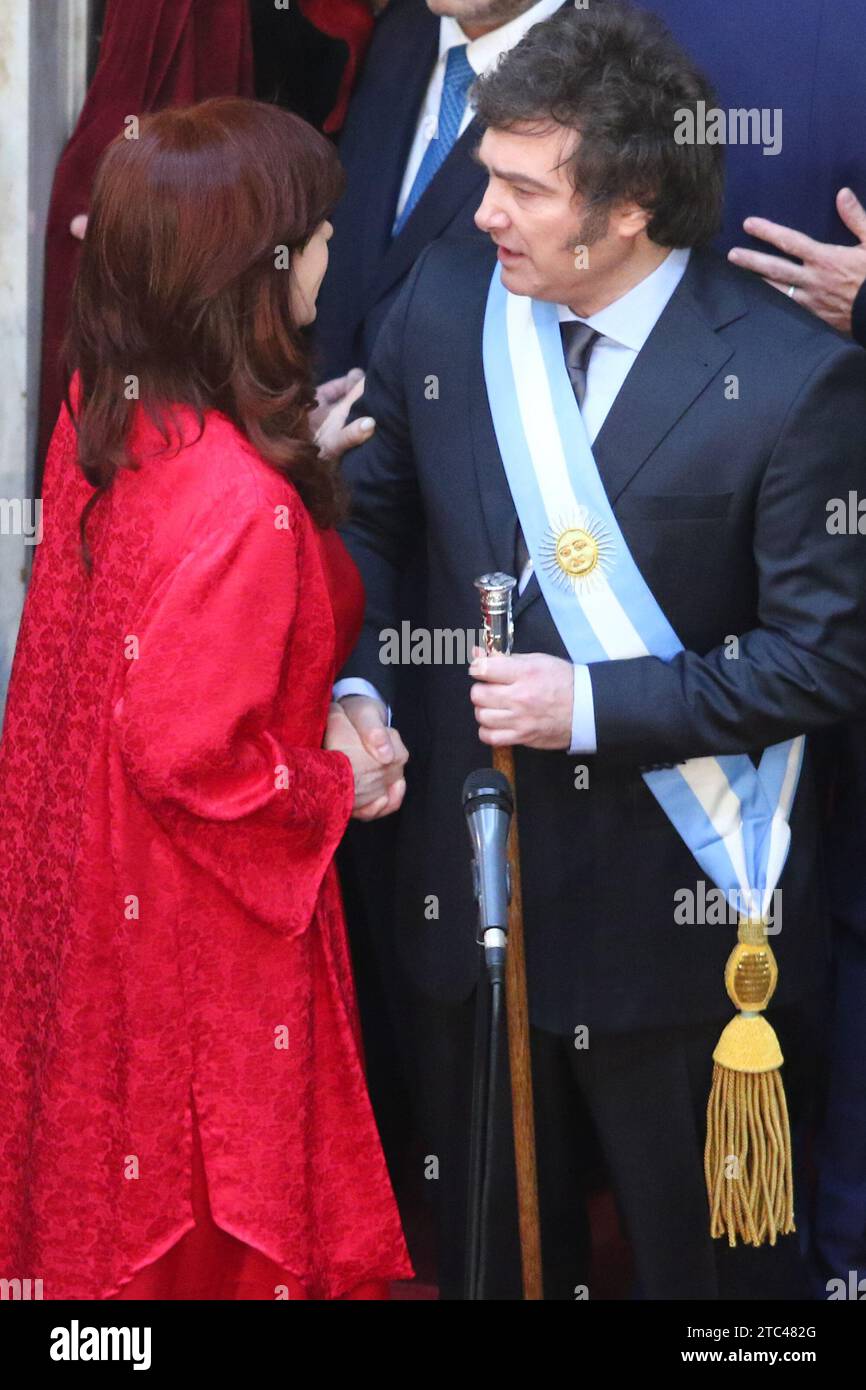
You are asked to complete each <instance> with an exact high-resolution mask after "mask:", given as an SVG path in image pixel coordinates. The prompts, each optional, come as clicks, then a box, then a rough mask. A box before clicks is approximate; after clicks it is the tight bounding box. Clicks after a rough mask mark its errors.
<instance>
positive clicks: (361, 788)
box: [324, 701, 409, 820]
mask: <svg viewBox="0 0 866 1390" xmlns="http://www.w3.org/2000/svg"><path fill="white" fill-rule="evenodd" d="M388 734H389V736H390V739H391V749H392V756H391V759H390V761H389V762H387V763H383V762H382V760H381V759H380V758H375V757H373V755H372V754H371V753H368V752H367V750H366V748H365V747H364V744H363V742H362V741H361V736H360V734H359V733H358V731H357V729H356V728H355V726H354V724H353V723H352V721H351V720H350V719H349V717H348V715H347V714H346V712H345V710H344V709H343V707H342V705H341V704H339V703H338V702H337V701H334V703H332V705H331V708H330V711H329V713H328V727H327V730H326V732H325V744H324V746H325V748H336V749H338V750H339V752H341V753H345V754H346V757H347V758H348V759H349V761H350V763H351V764H352V771H353V772H354V774H355V805H354V808H353V810H352V815H353V816H354V817H355V819H356V820H379V819H381V817H382V816H389V815H390V814H391V812H392V811H397V810H399V808H400V805H401V804H402V801H403V796H404V794H405V791H406V779H405V778H404V776H403V768H404V767H405V766H406V762H407V760H408V757H409V754H408V752H407V751H406V746H405V744H404V743H403V740H402V739H401V737H400V735H399V734H398V733H397V730H396V729H389V730H388Z"/></svg>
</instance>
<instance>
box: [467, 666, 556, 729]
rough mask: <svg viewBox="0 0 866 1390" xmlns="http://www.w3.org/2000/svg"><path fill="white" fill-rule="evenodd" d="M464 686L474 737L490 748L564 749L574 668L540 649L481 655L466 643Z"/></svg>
mask: <svg viewBox="0 0 866 1390" xmlns="http://www.w3.org/2000/svg"><path fill="white" fill-rule="evenodd" d="M472 657H473V660H472V665H471V666H470V667H469V674H470V676H475V677H476V684H475V685H473V686H472V687H471V689H470V691H469V697H470V699H471V701H472V703H473V705H474V706H475V718H476V719H477V720H478V724H479V729H478V737H479V738H480V740H481V742H482V743H488V744H490V746H491V747H493V748H499V747H502V746H503V745H505V744H510V743H523V744H525V745H526V747H527V748H568V747H569V746H570V744H571V718H572V710H573V704H574V667H573V666H572V664H571V662H570V661H562V660H561V659H560V658H559V657H558V656H545V655H543V654H542V653H540V652H531V653H528V654H526V655H524V654H523V653H521V652H512V654H511V655H510V656H501V655H498V654H496V653H493V654H491V655H487V654H486V653H485V652H484V651H483V650H482V648H481V647H473V648H472Z"/></svg>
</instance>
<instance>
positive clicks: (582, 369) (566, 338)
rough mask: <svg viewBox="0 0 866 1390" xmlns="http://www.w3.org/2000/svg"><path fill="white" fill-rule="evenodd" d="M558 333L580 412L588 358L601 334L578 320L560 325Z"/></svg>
mask: <svg viewBox="0 0 866 1390" xmlns="http://www.w3.org/2000/svg"><path fill="white" fill-rule="evenodd" d="M559 331H560V333H561V334H562V349H563V352H564V353H565V365H566V367H567V368H568V375H569V377H570V378H571V386H572V390H573V391H574V395H575V399H576V400H577V404H578V405H579V406H580V408H581V410H582V409H583V402H584V399H585V397H586V372H587V368H588V367H589V357H590V353H591V352H592V350H593V348H594V347H595V344H596V340H597V339H598V338H600V337H601V334H600V333H599V332H598V331H597V329H595V328H590V326H589V324H588V323H581V322H580V321H579V320H578V319H572V320H571V321H570V322H569V323H561V324H560V325H559Z"/></svg>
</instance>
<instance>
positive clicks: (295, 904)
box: [0, 408, 411, 1298]
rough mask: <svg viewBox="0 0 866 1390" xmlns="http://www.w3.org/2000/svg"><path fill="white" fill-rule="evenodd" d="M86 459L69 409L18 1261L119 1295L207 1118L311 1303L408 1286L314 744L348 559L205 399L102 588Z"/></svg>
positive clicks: (43, 565)
mask: <svg viewBox="0 0 866 1390" xmlns="http://www.w3.org/2000/svg"><path fill="white" fill-rule="evenodd" d="M180 421H181V428H182V431H183V435H184V439H185V440H193V439H194V438H195V435H196V434H197V428H196V425H195V421H194V418H193V417H192V415H191V413H190V412H183V413H182V414H181V416H180ZM75 447H76V446H75V433H74V430H73V427H72V423H71V421H70V419H69V416H68V414H67V412H66V410H65V408H64V410H63V412H62V413H61V417H60V420H59V422H58V425H57V428H56V430H55V433H54V438H53V441H52V447H51V451H50V456H49V461H48V465H47V471H46V480H45V505H44V538H43V540H42V543H41V545H40V547H39V550H38V552H37V559H36V565H35V571H34V575H33V580H32V583H31V586H30V591H29V594H28V597H27V603H26V606H25V612H24V619H23V624H22V628H21V634H20V638H19V643H18V649H17V652H16V659H15V666H14V670H13V677H12V684H11V688H10V692H9V701H8V708H7V714H6V723H5V729H4V739H3V746H2V758H0V920H2V952H3V958H2V997H0V1009H2V1013H0V1067H2V1074H0V1155H2V1162H0V1277H5V1278H16V1277H17V1278H22V1279H23V1278H27V1277H31V1278H40V1279H42V1280H43V1283H44V1295H45V1297H46V1298H102V1297H105V1296H107V1295H108V1294H109V1293H112V1292H114V1291H115V1290H116V1289H118V1288H119V1287H120V1286H121V1285H122V1284H123V1283H125V1282H126V1281H128V1280H129V1278H130V1277H131V1275H132V1274H133V1272H135V1271H136V1270H137V1269H139V1268H141V1267H142V1266H143V1265H145V1264H147V1263H148V1262H149V1261H151V1260H153V1259H154V1258H155V1257H157V1256H158V1255H159V1254H161V1253H162V1252H164V1251H165V1250H167V1249H168V1248H169V1247H170V1246H172V1245H173V1244H174V1243H175V1241H177V1240H178V1239H179V1237H180V1236H181V1235H182V1234H183V1233H184V1232H185V1231H186V1230H188V1229H190V1227H191V1226H192V1225H193V1224H194V1222H193V1218H192V1207H191V1202H190V1159H191V1137H192V1131H191V1124H192V1123H193V1118H194V1115H195V1116H197V1122H198V1125H199V1133H200V1139H201V1144H202V1150H203V1155H204V1161H205V1167H206V1172H207V1181H208V1189H209V1196H210V1204H211V1210H212V1213H213V1217H214V1220H215V1221H216V1223H217V1225H219V1226H221V1227H222V1228H223V1229H224V1230H226V1231H228V1232H230V1233H231V1234H232V1235H234V1236H237V1237H239V1238H240V1239H241V1240H243V1241H246V1242H247V1243H248V1244H250V1245H252V1246H254V1247H255V1248H256V1249H258V1250H261V1251H262V1252H263V1253H264V1254H265V1255H267V1256H269V1257H270V1258H271V1259H272V1260H274V1261H275V1262H276V1263H278V1264H280V1265H281V1266H282V1267H283V1268H285V1269H287V1270H290V1271H291V1272H292V1273H293V1274H295V1275H296V1276H297V1277H298V1278H299V1279H300V1280H301V1281H302V1282H303V1283H304V1284H305V1285H306V1286H307V1288H308V1289H309V1290H310V1291H311V1294H312V1296H313V1297H337V1296H339V1295H340V1294H341V1293H343V1292H344V1291H346V1290H348V1289H351V1288H352V1287H353V1286H354V1285H356V1284H359V1283H361V1282H363V1281H365V1280H369V1279H375V1278H384V1279H389V1278H395V1277H403V1276H406V1275H408V1274H411V1268H410V1265H409V1262H408V1258H407V1255H406V1250H405V1245H404V1242H403V1236H402V1232H401V1228H400V1222H399V1218H398V1214H397V1209H396V1206H395V1202H394V1198H393V1194H392V1191H391V1187H390V1184H389V1181H388V1176H387V1172H386V1168H385V1163H384V1159H383V1155H382V1151H381V1147H380V1144H379V1139H378V1135H377V1132H376V1128H375V1123H374V1120H373V1115H372V1112H371V1109H370V1104H369V1100H368V1096H367V1092H366V1087H365V1082H364V1074H363V1061H362V1055H361V1045H360V1040H359V1032H358V1020H357V1013H356V1005H355V999H354V993H353V983H352V977H351V969H350V962H349V956H348V950H347V944H346V938H345V927H344V921H343V913H342V904H341V899H340V893H339V886H338V883H337V878H336V873H335V868H334V863H333V855H334V850H335V848H336V846H337V843H338V841H339V840H340V837H341V835H342V833H343V831H344V828H345V826H346V822H347V820H348V817H349V814H350V811H351V807H352V801H353V779H352V772H351V767H350V764H349V761H348V759H347V758H346V757H345V756H344V755H343V754H342V753H339V752H335V751H325V750H323V749H322V747H321V742H322V736H323V731H324V727H325V721H326V716H327V709H328V703H329V695H330V687H331V682H332V679H333V677H334V673H335V670H336V669H337V668H338V667H339V666H340V665H341V664H342V661H343V660H344V658H345V656H346V655H347V654H348V651H349V649H350V648H351V645H352V643H353V642H354V640H355V637H356V635H357V630H358V625H359V623H360V619H361V609H362V591H361V583H360V579H359V576H358V574H357V571H356V570H355V568H354V566H353V564H352V562H351V560H350V559H349V557H348V555H347V553H346V552H345V550H344V549H343V547H342V545H341V543H340V542H339V540H338V539H337V537H336V536H335V535H333V533H321V532H319V531H318V530H317V529H316V528H315V527H314V525H313V523H312V521H311V519H310V517H309V515H308V513H307V512H306V510H305V508H304V507H303V505H302V504H301V501H300V499H299V497H298V494H297V493H296V491H295V490H294V488H293V487H292V486H291V485H290V484H289V483H288V482H287V481H286V480H285V479H283V478H281V477H280V476H279V475H277V474H276V473H275V472H274V471H273V470H272V469H270V468H268V467H267V466H266V465H265V464H264V463H263V461H262V460H261V459H260V458H259V456H258V455H257V454H256V453H255V452H254V451H253V450H252V448H251V447H250V446H249V444H248V443H246V441H245V440H244V439H243V438H242V437H241V436H240V435H239V433H238V432H237V431H236V430H235V429H234V428H233V426H232V425H231V424H230V422H229V421H228V420H227V419H226V418H225V417H224V416H222V415H220V414H218V413H217V412H212V413H209V414H208V416H207V417H206V428H205V431H204V435H203V437H202V438H201V439H200V441H199V442H197V443H194V442H193V443H189V444H188V446H187V447H186V448H184V449H182V450H180V451H179V452H177V453H176V456H175V457H168V456H166V455H165V453H164V451H163V456H162V457H158V456H157V455H158V451H159V450H160V449H161V448H162V446H161V445H160V443H159V436H158V435H157V433H156V431H155V430H154V428H153V427H152V426H151V425H150V424H149V423H148V422H146V421H145V419H144V417H143V415H140V417H139V421H138V424H137V427H136V431H135V434H134V438H133V447H134V453H135V455H136V458H137V459H138V460H139V461H140V463H141V467H140V468H139V469H138V470H137V471H132V470H124V471H123V472H121V473H120V474H119V475H118V476H117V478H116V480H115V483H114V485H113V486H112V488H111V489H110V491H109V492H108V493H107V494H106V495H105V496H104V497H103V498H102V499H100V501H99V503H98V504H97V505H96V507H95V509H94V511H93V513H92V515H91V521H90V526H89V538H90V542H91V547H92V550H93V554H94V567H93V574H92V577H91V578H87V577H86V575H85V574H84V571H83V569H82V565H81V560H80V555H79V539H78V518H79V514H80V512H81V509H82V506H83V504H84V502H85V501H86V499H87V498H88V496H89V495H90V493H91V489H90V487H89V485H88V484H87V482H86V481H85V480H84V478H83V477H82V475H81V473H80V471H79V470H78V469H77V467H76V466H75ZM329 581H330V592H329ZM191 1090H192V1093H193V1094H194V1103H195V1111H194V1112H193V1111H192V1107H191V1098H190V1093H191Z"/></svg>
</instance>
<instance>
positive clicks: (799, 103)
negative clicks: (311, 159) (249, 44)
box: [316, 0, 866, 378]
mask: <svg viewBox="0 0 866 1390" xmlns="http://www.w3.org/2000/svg"><path fill="white" fill-rule="evenodd" d="M558 3H559V0H553V3H551V4H547V5H544V4H540V5H539V4H534V5H529V4H527V3H522V0H514V3H512V4H510V5H507V7H505V8H504V10H503V6H502V5H494V4H493V3H488V0H429V3H425V0H390V3H389V4H388V6H387V9H386V10H385V12H384V13H383V14H382V15H381V17H380V18H379V20H378V22H377V27H376V33H375V35H374V38H373V42H372V44H371V46H370V50H369V52H368V54H367V58H366V62H365V65H364V69H363V72H362V75H361V78H360V80H359V83H358V87H357V89H356V91H355V93H354V96H353V99H352V102H351V105H350V108H349V114H348V118H347V121H346V126H345V129H344V131H343V134H342V137H341V140H340V156H341V158H342V160H343V163H344V165H345V167H346V171H347V174H348V187H347V191H346V195H345V197H344V198H343V200H342V203H341V204H340V207H339V208H338V209H337V212H336V215H335V217H334V227H335V235H334V239H333V242H332V244H331V264H330V269H329V273H328V278H327V280H326V281H325V284H324V286H323V291H322V295H321V297H320V301H319V309H318V324H317V329H316V346H317V350H318V353H319V359H320V375H321V377H322V378H327V377H330V376H341V375H343V374H344V373H345V372H347V371H348V370H349V369H350V368H351V367H355V366H361V367H364V366H366V364H367V361H368V360H369V355H370V350H371V348H372V345H373V342H374V341H375V338H376V334H377V332H378V330H379V328H380V327H381V325H382V322H383V321H384V317H385V314H386V313H387V311H388V309H389V307H390V305H391V304H392V303H393V301H394V297H395V295H396V294H397V293H398V291H399V289H400V287H401V285H402V284H403V283H404V281H405V279H406V276H407V275H408V274H409V272H410V270H411V269H412V266H413V265H414V263H415V260H416V259H417V257H418V256H419V255H420V253H421V251H422V250H423V249H424V247H425V246H427V245H428V244H429V243H430V241H432V240H433V239H434V238H435V237H438V236H443V235H463V234H464V233H469V234H470V235H471V234H473V233H474V232H475V227H474V224H473V217H474V213H475V209H476V208H477V206H478V203H479V201H480V199H481V194H482V192H483V188H484V177H483V171H481V170H479V169H478V167H477V166H476V165H475V164H473V162H472V159H471V155H470V152H471V150H472V148H473V146H474V145H475V144H477V142H478V140H479V139H480V136H481V128H480V125H479V123H478V121H477V120H473V121H472V122H471V126H470V125H469V124H467V119H468V117H464V118H463V119H462V120H461V124H460V131H459V135H458V138H457V139H456V140H455V141H454V143H453V146H452V147H451V148H450V149H449V151H448V153H447V156H446V157H445V158H444V159H443V160H442V162H441V164H440V165H439V166H438V168H437V170H436V172H435V176H433V177H432V178H431V181H430V184H429V189H425V193H424V196H423V197H421V198H419V200H418V202H417V204H416V205H415V206H414V207H413V210H412V213H411V216H410V217H409V218H407V219H405V220H403V221H402V222H400V223H398V224H397V231H396V235H393V233H394V229H395V219H396V217H397V213H398V207H400V210H402V205H401V199H403V200H405V198H406V194H407V190H406V181H407V178H409V179H411V178H412V177H413V174H414V164H412V162H411V156H412V155H413V153H414V154H415V157H416V158H417V155H418V150H417V148H416V147H417V145H418V144H419V143H420V144H421V145H422V146H423V144H424V122H425V120H430V128H431V129H432V128H434V126H435V115H436V112H437V109H438V108H437V107H436V105H435V98H436V96H437V90H436V89H434V91H433V93H432V96H433V97H434V105H433V107H432V108H429V109H428V102H427V97H428V95H430V93H429V88H430V84H431V73H434V71H435V69H436V68H437V67H441V68H443V69H444V66H445V64H446V61H447V50H446V49H445V48H444V47H443V45H444V44H446V43H450V44H453V45H454V46H458V45H459V44H460V42H461V39H463V40H465V39H466V38H467V37H469V35H470V34H477V33H479V22H478V19H477V16H478V15H479V14H482V13H484V12H488V13H493V14H494V15H495V14H496V13H500V14H501V13H503V12H504V13H507V14H508V15H509V20H508V22H506V23H503V22H502V21H501V19H500V20H497V22H496V26H495V32H494V31H493V30H489V31H487V33H486V37H485V38H483V41H482V48H481V56H480V57H478V56H477V52H478V48H477V43H476V46H475V49H474V50H473V41H472V40H470V42H469V46H468V49H467V52H468V54H469V59H470V62H475V63H476V64H477V66H476V68H475V71H477V72H481V71H482V62H483V64H484V67H485V68H487V67H489V65H490V62H491V54H492V55H493V56H492V61H495V55H496V53H498V52H500V51H506V49H507V48H509V47H511V46H513V44H514V43H516V42H517V40H518V39H519V38H520V37H522V31H524V30H525V27H528V26H529V24H530V23H534V22H538V21H539V20H542V19H545V18H547V17H548V16H549V15H550V14H551V13H552V12H553V11H554V10H555V9H556V8H557V4H558ZM600 3H603V0H593V8H594V6H595V5H596V4H600ZM636 3H638V4H639V5H640V6H641V8H643V9H646V10H649V11H651V12H653V13H655V14H657V15H658V16H659V17H660V18H661V19H663V20H664V21H665V22H666V23H667V24H668V25H669V27H670V28H671V30H672V32H673V33H674V34H675V36H676V37H677V38H678V39H679V41H680V42H681V43H682V45H683V47H684V48H685V49H686V51H687V52H689V53H690V54H691V55H692V57H693V58H694V59H695V60H696V61H697V62H698V64H699V65H700V67H701V68H702V69H703V71H704V72H706V73H707V75H708V77H709V78H710V81H711V82H712V83H713V86H714V87H715V88H716V92H717V95H718V102H719V105H720V106H721V107H722V108H724V109H725V110H727V109H730V108H742V109H746V110H749V109H759V110H760V109H764V110H767V111H769V112H770V113H772V112H775V111H780V112H781V113H782V117H781V121H780V122H778V123H777V134H779V135H780V137H781V142H780V148H779V149H778V151H777V152H776V153H775V154H768V155H765V154H764V146H763V145H762V144H761V143H760V142H755V143H738V144H734V145H732V146H730V148H729V149H728V160H727V166H728V188H727V194H726V200H725V210H724V220H723V225H722V229H721V232H720V235H719V237H718V240H717V245H718V247H719V249H721V250H724V251H727V250H729V249H730V248H731V247H734V246H741V247H744V248H745V249H747V250H750V251H751V252H752V253H753V254H757V253H758V252H759V251H766V247H765V246H764V245H762V244H761V242H760V241H759V240H758V239H757V238H762V237H764V236H766V233H767V229H768V224H772V225H778V224H782V225H783V226H786V227H789V228H791V229H792V230H793V231H794V232H795V233H796V232H799V233H802V234H805V235H806V236H808V238H809V239H810V241H811V243H812V246H813V248H814V255H812V256H810V262H809V264H808V266H807V271H806V273H805V274H803V275H801V274H799V273H798V274H796V276H787V278H783V279H779V276H776V277H775V278H776V279H777V280H778V283H779V284H780V285H782V286H783V287H784V288H785V289H788V288H789V287H790V284H791V283H792V281H793V280H796V293H797V297H798V298H799V299H800V300H801V302H803V303H805V304H806V305H807V307H809V308H811V309H813V311H814V312H817V313H820V314H822V316H825V315H826V316H828V317H829V316H830V314H831V312H835V313H836V314H837V315H838V313H839V300H840V297H841V298H843V299H845V300H846V301H847V310H844V309H843V311H842V312H843V314H844V313H845V312H847V315H848V319H849V321H850V299H852V298H853V295H854V293H855V292H856V285H857V284H859V283H862V281H863V280H864V279H866V250H864V249H863V247H862V246H860V241H861V236H860V234H859V233H858V232H857V224H856V221H855V218H856V212H854V211H852V212H850V213H846V222H845V223H843V222H842V220H841V218H840V216H839V215H838V213H837V209H836V198H837V194H839V193H840V191H841V190H842V189H843V188H845V187H846V186H848V187H849V188H850V189H853V191H854V193H855V194H859V196H860V197H861V198H862V197H864V195H866V140H864V139H863V130H862V113H863V111H864V110H866V67H864V64H863V61H862V53H863V48H864V43H866V7H864V6H863V3H862V0H833V3H832V5H830V4H827V5H815V4H813V3H812V0H761V4H759V5H758V4H755V3H754V0H730V2H729V3H727V4H725V5H716V4H712V3H710V0H697V3H696V2H695V0H636ZM566 7H567V8H569V7H570V6H569V5H568V0H566ZM467 14H471V15H472V17H473V19H474V20H475V27H473V23H472V21H470V20H469V19H467V18H463V19H462V21H461V22H462V30H463V32H462V34H461V32H460V30H459V29H458V25H457V22H456V20H455V18H454V17H455V16H456V17H457V20H460V19H461V16H466V15H467ZM443 16H444V18H443ZM511 16H514V18H511ZM445 26H450V27H448V28H446V27H445ZM480 28H481V29H482V30H483V29H484V26H483V24H482V25H481V26H480ZM485 47H486V48H487V50H488V52H487V53H486V54H485V52H484V48H485ZM431 118H433V119H431ZM747 217H757V218H760V219H762V221H761V223H760V224H759V225H756V227H755V231H754V237H753V238H751V239H749V238H748V237H746V236H745V234H744V232H743V222H744V220H745V219H746V218H747ZM852 242H856V243H857V249H858V251H859V253H860V255H861V256H862V257H863V259H864V265H863V274H862V275H861V277H860V281H857V282H856V283H853V281H856V273H857V271H856V262H855V263H854V265H853V267H852V266H851V264H849V262H850V248H851V243H852ZM837 243H838V244H839V248H838V249H839V252H840V253H841V252H843V251H846V252H848V253H849V254H848V256H843V255H841V254H840V255H834V254H832V253H833V252H834V251H835V250H836V245H835V244H837ZM819 252H820V254H819ZM794 254H796V255H799V252H795V253H794ZM744 263H745V262H744ZM747 264H748V266H749V268H751V269H756V270H759V271H760V272H761V273H767V267H766V264H765V263H759V262H748V263H747ZM783 264H784V266H787V265H788V264H789V263H788V262H787V261H786V262H784V263H783ZM795 269H798V267H795ZM782 274H783V272H782V270H781V269H780V270H779V275H782ZM849 281H852V286H851V292H850V296H849V294H848V289H847V285H848V282H849ZM807 282H808V283H807ZM833 305H835V310H833V309H832V308H831V306H833ZM837 326H838V324H837ZM846 331H847V329H846Z"/></svg>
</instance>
